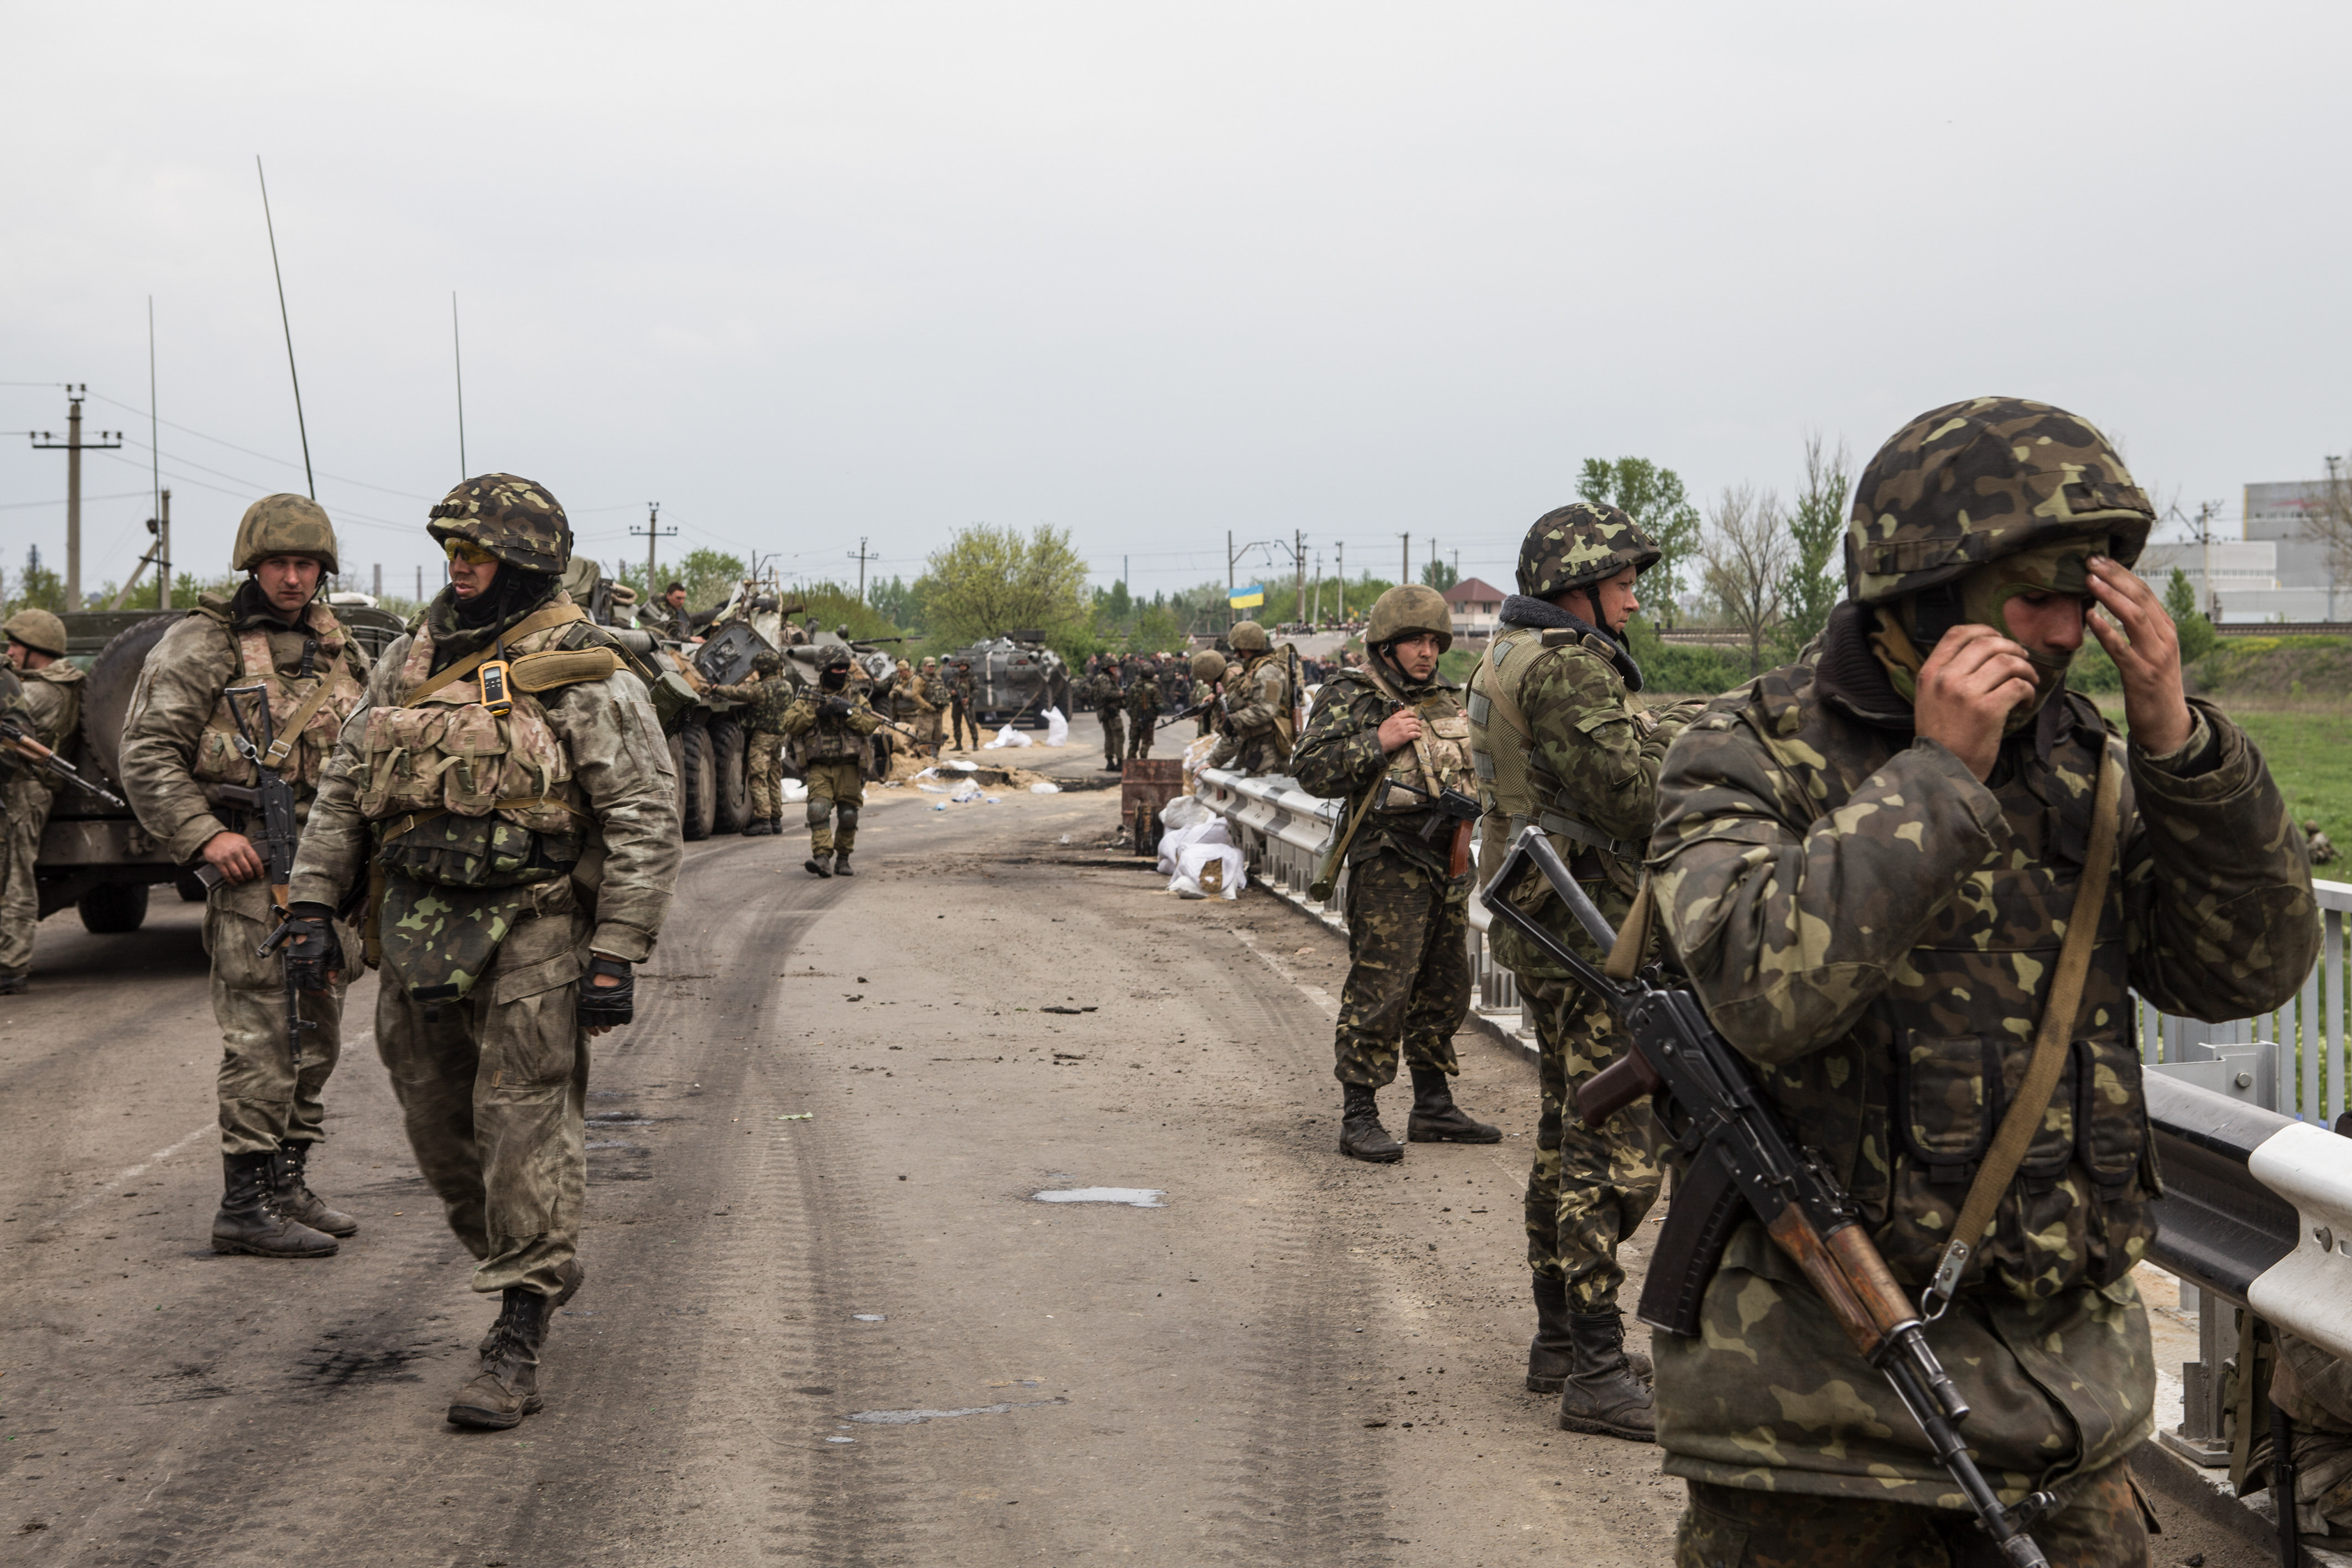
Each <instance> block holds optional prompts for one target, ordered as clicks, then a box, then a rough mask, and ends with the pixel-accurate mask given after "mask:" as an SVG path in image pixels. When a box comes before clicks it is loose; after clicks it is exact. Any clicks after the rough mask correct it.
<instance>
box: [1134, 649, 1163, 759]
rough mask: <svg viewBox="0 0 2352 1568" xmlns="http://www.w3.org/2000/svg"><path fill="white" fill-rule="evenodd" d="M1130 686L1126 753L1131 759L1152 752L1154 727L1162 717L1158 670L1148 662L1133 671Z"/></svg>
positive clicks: (1146, 755) (1137, 666)
mask: <svg viewBox="0 0 2352 1568" xmlns="http://www.w3.org/2000/svg"><path fill="white" fill-rule="evenodd" d="M1131 674H1132V676H1133V679H1131V680H1130V681H1129V684H1128V688H1127V755H1128V759H1129V761H1132V760H1134V759H1135V758H1139V757H1149V756H1150V755H1151V730H1152V727H1153V726H1154V725H1155V724H1156V723H1158V721H1159V718H1160V678H1159V672H1158V671H1156V670H1155V669H1153V668H1152V666H1151V665H1150V664H1149V663H1144V664H1137V665H1136V667H1135V669H1134V670H1133V671H1132V672H1131Z"/></svg>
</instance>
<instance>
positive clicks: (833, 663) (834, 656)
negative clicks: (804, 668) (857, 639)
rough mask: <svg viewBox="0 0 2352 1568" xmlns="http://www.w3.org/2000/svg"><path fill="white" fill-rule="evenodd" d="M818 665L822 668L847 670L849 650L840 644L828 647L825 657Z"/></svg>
mask: <svg viewBox="0 0 2352 1568" xmlns="http://www.w3.org/2000/svg"><path fill="white" fill-rule="evenodd" d="M817 667H818V668H819V669H822V670H845V669H847V668H849V650H848V649H847V648H845V647H842V646H839V645H838V644H836V645H835V646H834V647H831V648H827V649H826V650H825V651H824V659H823V660H822V661H821V662H820V663H819V664H818V665H817Z"/></svg>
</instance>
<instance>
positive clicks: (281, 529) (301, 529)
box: [228, 491, 342, 572]
mask: <svg viewBox="0 0 2352 1568" xmlns="http://www.w3.org/2000/svg"><path fill="white" fill-rule="evenodd" d="M274 555H306V556H309V557H310V559H313V560H315V561H317V562H318V563H319V566H320V570H324V571H330V572H334V571H341V570H342V568H341V567H340V566H338V565H336V564H335V525H334V524H332V523H331V522H329V521H328V520H327V511H326V508H325V507H321V506H320V505H319V503H318V502H316V501H314V500H312V499H310V497H308V496H295V495H289V494H287V493H285V492H283V491H281V492H279V493H278V495H275V496H264V497H261V499H259V500H258V501H256V502H255V503H254V504H253V505H251V506H250V507H247V508H246V509H245V516H244V517H242V518H240V519H238V521H237V525H236V549H234V550H233V551H231V552H230V555H229V562H228V569H229V570H231V571H251V570H253V569H254V568H255V567H257V566H259V565H260V564H261V563H262V562H263V561H265V560H268V559H269V558H270V557H271V556H274Z"/></svg>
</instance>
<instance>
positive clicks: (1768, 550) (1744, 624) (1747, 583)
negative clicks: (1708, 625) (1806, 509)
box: [1699, 485, 1797, 675]
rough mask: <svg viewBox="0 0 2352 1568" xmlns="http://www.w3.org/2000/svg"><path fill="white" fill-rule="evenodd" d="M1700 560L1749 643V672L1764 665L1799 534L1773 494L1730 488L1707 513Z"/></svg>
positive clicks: (1728, 617) (1729, 618)
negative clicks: (1765, 654)
mask: <svg viewBox="0 0 2352 1568" xmlns="http://www.w3.org/2000/svg"><path fill="white" fill-rule="evenodd" d="M1706 522H1707V531H1706V538H1705V540H1704V541H1703V542H1702V543H1701V544H1700V546H1699V559H1701V560H1704V561H1705V562H1706V573H1705V580H1706V591H1707V592H1708V593H1709V594H1711V595H1713V596H1714V598H1715V601H1716V603H1717V605H1719V606H1720V607H1721V608H1722V611H1723V617H1724V620H1725V621H1726V622H1728V623H1729V624H1731V625H1732V626H1734V627H1736V628H1738V631H1739V632H1741V633H1742V634H1743V635H1745V636H1746V637H1747V639H1748V674H1751V675H1752V674H1756V673H1757V672H1758V671H1759V670H1760V669H1762V668H1763V667H1764V642H1765V639H1766V638H1767V637H1769V636H1770V635H1771V632H1772V629H1773V627H1774V626H1775V625H1776V624H1778V623H1779V622H1780V595H1781V591H1782V587H1783V585H1784V583H1785V582H1786V580H1787V578H1788V570H1789V563H1790V559H1792V558H1793V557H1794V556H1795V554H1796V551H1797V540H1796V536H1795V535H1794V534H1792V533H1791V532H1790V529H1789V524H1788V519H1787V518H1785V517H1782V516H1781V515H1780V497H1778V496H1776V495H1774V494H1773V493H1772V492H1771V491H1769V490H1767V491H1764V492H1763V493H1762V494H1760V495H1759V494H1758V492H1757V490H1756V487H1755V486H1752V485H1733V486H1727V487H1726V488H1725V490H1724V492H1723V495H1722V496H1721V497H1720V498H1718V499H1717V502H1716V503H1715V505H1714V507H1711V508H1710V509H1709V510H1708V513H1707V519H1706Z"/></svg>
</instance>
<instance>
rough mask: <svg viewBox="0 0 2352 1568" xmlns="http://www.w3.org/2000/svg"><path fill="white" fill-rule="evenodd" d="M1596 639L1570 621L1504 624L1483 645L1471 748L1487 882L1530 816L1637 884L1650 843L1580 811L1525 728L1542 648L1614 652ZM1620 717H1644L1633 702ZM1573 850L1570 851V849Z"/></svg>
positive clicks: (1617, 877) (1481, 864)
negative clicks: (1527, 698) (1616, 834)
mask: <svg viewBox="0 0 2352 1568" xmlns="http://www.w3.org/2000/svg"><path fill="white" fill-rule="evenodd" d="M1600 641H1601V640H1600V639H1599V638H1597V637H1592V636H1590V635H1588V634H1587V633H1583V632H1578V631H1577V630H1576V629H1575V628H1573V627H1556V628H1553V629H1551V630H1549V631H1547V630H1544V629H1541V628H1538V627H1534V626H1513V627H1509V628H1507V629H1506V630H1505V631H1503V632H1501V633H1500V634H1499V635H1497V636H1496V638H1495V639H1494V641H1493V642H1491V643H1488V644H1487V645H1486V657H1485V658H1483V659H1481V660H1480V661H1479V662H1478V667H1477V669H1475V670H1474V671H1473V672H1471V675H1470V706H1469V713H1470V733H1471V747H1472V750H1473V753H1474V755H1475V765H1476V769H1477V775H1478V796H1479V801H1480V803H1481V804H1482V805H1484V806H1485V807H1486V813H1485V815H1483V816H1482V817H1480V819H1479V821H1478V881H1479V883H1480V885H1482V886H1483V885H1485V883H1486V881H1487V879H1489V878H1490V877H1492V876H1493V875H1494V874H1495V873H1496V869H1497V868H1499V867H1500V866H1501V865H1502V863H1503V857H1504V856H1505V855H1507V854H1508V853H1509V852H1510V848H1511V841H1512V840H1513V839H1516V838H1517V837H1518V836H1519V830H1520V829H1522V828H1525V827H1526V826H1528V824H1529V823H1530V822H1532V823H1535V824H1537V825H1538V826H1539V827H1541V828H1542V829H1543V831H1545V832H1547V833H1549V834H1551V835H1553V836H1554V837H1557V838H1563V839H1569V840H1572V841H1575V842H1576V843H1578V844H1581V845H1584V846H1586V847H1588V848H1590V849H1593V850H1597V851H1599V852H1600V853H1599V855H1598V857H1597V858H1598V859H1599V861H1600V863H1601V870H1602V871H1603V873H1605V874H1606V875H1607V876H1608V878H1609V880H1610V881H1611V882H1612V883H1616V884H1617V885H1618V886H1619V887H1621V888H1622V889H1623V890H1624V891H1625V892H1627V893H1632V892H1633V891H1634V889H1635V888H1636V887H1637V886H1638V885H1639V883H1640V877H1641V861H1642V855H1643V852H1644V851H1645V850H1646V849H1647V847H1648V846H1647V845H1645V844H1644V843H1643V842H1641V841H1637V840H1632V839H1614V838H1612V837H1610V836H1609V835H1608V834H1607V833H1604V832H1602V831H1601V830H1600V829H1599V828H1596V827H1594V826H1593V825H1592V824H1591V823H1590V822H1588V821H1584V819H1583V818H1582V817H1580V815H1578V814H1577V804H1576V799H1575V797H1574V796H1573V795H1571V794H1570V793H1569V790H1568V787H1567V786H1566V785H1565V784H1564V783H1563V782H1562V781H1561V780H1560V778H1559V775H1558V774H1556V773H1554V772H1552V770H1551V769H1550V768H1547V767H1545V766H1544V764H1543V759H1542V758H1540V757H1538V755H1537V754H1536V749H1535V737H1534V736H1533V735H1532V734H1531V733H1530V732H1529V730H1528V719H1527V712H1526V709H1525V708H1524V707H1523V706H1522V705H1521V704H1520V702H1519V692H1520V689H1521V688H1522V687H1523V686H1524V685H1526V682H1527V678H1528V672H1529V671H1531V670H1533V669H1534V668H1535V666H1536V661H1537V657H1538V654H1539V653H1541V652H1542V651H1543V650H1544V649H1547V648H1559V647H1566V646H1569V645H1570V644H1574V643H1583V644H1584V645H1586V646H1588V647H1591V648H1592V651H1593V652H1595V653H1599V654H1600V655H1601V658H1603V659H1604V660H1605V659H1608V658H1610V657H1611V655H1612V653H1613V652H1614V650H1612V649H1611V648H1609V647H1608V646H1606V645H1605V644H1602V645H1601V646H1597V647H1595V646H1593V644H1595V643H1600ZM1625 716H1626V717H1628V718H1629V719H1631V720H1633V724H1634V725H1635V726H1636V727H1640V728H1647V727H1648V721H1647V720H1646V719H1645V717H1644V716H1643V713H1642V711H1641V710H1640V709H1638V708H1635V707H1633V706H1632V705H1631V704H1628V705H1627V706H1626V709H1625ZM1570 853H1571V854H1573V853H1574V852H1573V851H1571V852H1570Z"/></svg>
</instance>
